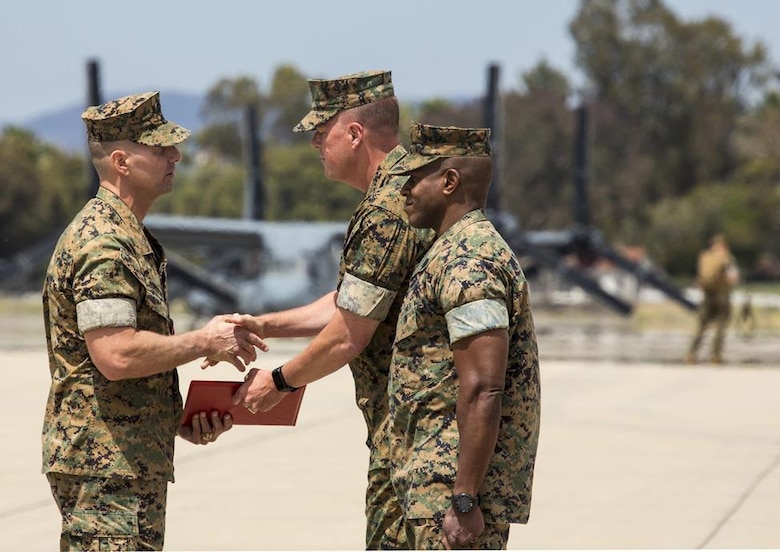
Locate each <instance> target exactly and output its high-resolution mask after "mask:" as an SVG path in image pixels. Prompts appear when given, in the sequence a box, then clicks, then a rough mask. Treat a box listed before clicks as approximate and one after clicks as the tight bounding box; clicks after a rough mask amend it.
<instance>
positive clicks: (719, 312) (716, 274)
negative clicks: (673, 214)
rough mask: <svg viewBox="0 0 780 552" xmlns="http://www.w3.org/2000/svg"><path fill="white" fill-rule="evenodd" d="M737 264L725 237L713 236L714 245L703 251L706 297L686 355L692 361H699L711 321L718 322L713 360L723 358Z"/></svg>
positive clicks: (702, 283) (699, 272) (701, 272)
mask: <svg viewBox="0 0 780 552" xmlns="http://www.w3.org/2000/svg"><path fill="white" fill-rule="evenodd" d="M721 242H722V245H723V247H722V248H721V247H720V245H721ZM736 266H737V265H736V262H735V260H734V257H733V256H732V255H731V253H729V251H728V249H726V242H725V239H724V238H723V237H722V236H720V235H718V236H715V237H714V238H713V247H711V248H709V249H707V250H705V251H702V252H701V253H700V254H699V258H698V263H697V280H698V283H699V286H700V287H701V289H702V292H703V293H704V297H703V298H702V302H701V305H699V314H698V320H697V325H696V332H695V334H694V336H693V340H692V341H691V345H690V348H689V350H688V355H687V357H686V360H687V361H688V362H691V363H693V362H696V360H697V358H696V357H697V354H698V351H699V347H700V346H701V343H702V340H703V339H704V334H705V332H706V331H707V328H708V327H709V326H710V325H711V324H714V325H715V335H714V336H713V339H712V355H711V357H710V360H711V361H712V362H714V363H720V362H723V343H724V341H725V338H726V329H727V328H728V324H729V321H730V320H731V289H732V288H733V287H734V281H733V280H732V278H736V274H737V267H736ZM731 274H734V276H731Z"/></svg>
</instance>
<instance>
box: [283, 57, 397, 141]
mask: <svg viewBox="0 0 780 552" xmlns="http://www.w3.org/2000/svg"><path fill="white" fill-rule="evenodd" d="M309 89H310V90H311V110H310V111H309V112H308V113H307V114H306V115H305V116H304V118H303V119H301V122H300V123H298V124H297V125H295V128H293V132H307V131H309V130H314V129H315V128H317V127H318V126H319V125H321V124H322V123H324V122H326V121H328V120H329V119H331V118H333V117H335V116H336V114H338V112H339V111H343V110H345V109H350V108H353V107H358V106H360V105H365V104H368V103H371V102H375V101H377V100H383V99H385V98H392V97H393V96H394V91H393V83H392V81H391V79H390V71H362V72H360V73H350V74H349V75H344V76H341V77H338V78H336V79H330V80H324V79H309Z"/></svg>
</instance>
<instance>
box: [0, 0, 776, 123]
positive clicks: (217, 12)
mask: <svg viewBox="0 0 780 552" xmlns="http://www.w3.org/2000/svg"><path fill="white" fill-rule="evenodd" d="M666 4H667V6H669V7H670V8H671V9H672V10H673V11H674V12H675V13H676V14H677V15H678V16H680V17H682V18H685V19H690V18H694V19H700V18H702V17H703V16H705V15H707V14H713V15H718V16H720V17H723V18H725V19H727V20H728V21H730V22H731V23H732V25H733V28H734V30H735V32H736V33H737V34H738V35H739V36H740V37H742V38H743V39H745V40H746V41H748V42H749V43H752V42H754V41H756V40H759V39H760V40H762V41H763V42H764V43H766V44H767V46H768V47H769V53H770V57H771V58H772V59H773V60H775V61H776V62H778V61H780V35H779V34H778V31H777V24H778V21H780V1H776V0H667V2H666ZM578 5H579V1H578V0H543V1H539V0H534V1H531V0H469V1H465V0H448V1H439V0H395V1H394V2H387V3H384V4H382V3H378V2H368V1H366V0H363V1H361V2H356V1H346V0H328V1H321V2H313V1H303V0H275V1H273V2H265V1H261V0H244V1H237V0H222V1H221V2H214V1H205V0H155V1H154V2H150V1H148V0H136V1H132V2H105V1H101V2H98V1H96V0H74V1H70V2H68V1H62V0H47V1H36V0H26V1H21V0H7V1H3V3H2V5H0V52H2V54H0V78H1V79H2V81H1V82H2V87H0V90H2V96H0V97H1V98H2V102H0V125H2V124H3V123H14V122H23V121H24V120H26V119H28V118H30V117H34V116H37V115H42V114H45V113H47V112H49V111H53V110H57V109H60V108H62V107H66V106H70V105H73V104H74V103H76V104H78V103H83V102H85V101H86V100H85V98H86V64H87V61H88V60H89V59H91V58H95V59H97V60H98V61H99V62H100V67H101V77H102V90H103V94H104V96H106V99H109V97H113V96H114V95H115V93H120V92H121V93H125V92H134V91H143V90H151V89H157V90H163V91H165V90H167V91H182V92H196V93H204V92H205V91H206V90H207V89H208V88H209V87H211V86H212V85H213V84H215V83H216V82H217V81H218V80H219V79H220V78H223V77H229V78H232V77H236V76H239V75H248V76H251V77H254V78H256V79H257V80H258V82H259V83H260V86H261V87H262V88H263V89H266V87H267V86H268V84H269V81H270V78H271V76H272V74H273V71H274V69H275V68H276V67H277V66H279V65H280V64H283V63H287V64H292V65H294V66H295V67H297V68H298V69H299V70H300V71H301V72H303V73H304V74H305V75H306V76H308V77H326V78H329V77H335V76H338V75H341V74H344V73H350V72H354V71H359V70H365V69H389V70H392V72H393V82H394V83H395V85H396V93H397V94H398V95H399V96H400V97H402V98H404V97H405V98H409V99H421V98H427V97H431V96H445V97H453V96H455V97H459V96H464V95H466V96H478V95H481V94H482V93H483V91H484V88H485V82H486V79H487V66H488V64H490V63H492V62H497V63H499V65H500V67H501V86H502V87H504V88H505V87H508V86H510V85H511V86H514V85H515V84H517V83H518V79H519V75H520V74H522V73H523V72H525V71H527V70H528V69H530V68H531V67H533V66H534V65H535V64H536V63H537V62H538V61H540V60H541V59H546V60H547V61H548V62H549V63H550V64H552V65H553V66H554V67H556V68H558V69H559V70H562V71H563V72H564V73H566V74H568V75H569V76H570V78H571V79H572V80H573V81H574V82H575V83H578V82H579V81H578V78H577V75H576V74H575V73H574V69H573V55H574V44H573V41H572V39H571V37H570V36H569V33H568V29H567V26H568V23H569V22H570V21H571V19H572V18H573V17H574V15H575V13H576V11H577V7H578ZM162 101H163V108H164V106H165V97H164V96H163V98H162Z"/></svg>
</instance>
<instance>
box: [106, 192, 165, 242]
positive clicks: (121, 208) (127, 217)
mask: <svg viewBox="0 0 780 552" xmlns="http://www.w3.org/2000/svg"><path fill="white" fill-rule="evenodd" d="M96 197H97V198H98V199H99V200H101V201H103V202H105V203H107V204H108V205H109V206H110V207H111V208H112V209H113V210H114V211H115V212H116V214H117V215H119V218H121V219H122V222H124V223H125V224H126V225H127V226H128V227H129V228H130V229H131V230H132V231H133V232H137V233H138V234H142V235H145V232H144V227H143V225H142V224H141V223H140V222H139V221H138V219H137V218H136V217H135V215H134V214H133V212H132V211H131V210H130V207H128V206H127V205H126V204H125V202H124V201H122V200H121V199H120V198H119V196H117V195H116V194H115V193H114V192H112V191H111V190H109V189H107V188H104V187H103V186H101V187H100V188H98V191H97V195H96ZM139 247H140V248H141V249H143V251H141V253H142V254H144V255H146V254H149V253H151V252H152V248H151V245H150V244H149V243H148V240H143V242H141V243H139Z"/></svg>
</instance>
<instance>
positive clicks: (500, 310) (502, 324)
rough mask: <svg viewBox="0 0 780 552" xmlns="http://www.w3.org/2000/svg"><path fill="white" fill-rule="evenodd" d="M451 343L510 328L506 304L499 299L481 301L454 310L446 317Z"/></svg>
mask: <svg viewBox="0 0 780 552" xmlns="http://www.w3.org/2000/svg"><path fill="white" fill-rule="evenodd" d="M444 316H445V318H446V319H447V331H448V332H449V334H450V343H455V342H456V341H458V340H460V339H463V338H464V337H469V336H472V335H476V334H479V333H482V332H486V331H489V330H496V329H499V328H508V327H509V311H508V310H507V308H506V303H505V302H504V301H500V300H498V299H481V300H479V301H472V302H471V303H466V304H465V305H462V306H460V307H457V308H454V309H452V310H451V311H449V312H448V313H447V314H445V315H444Z"/></svg>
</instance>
